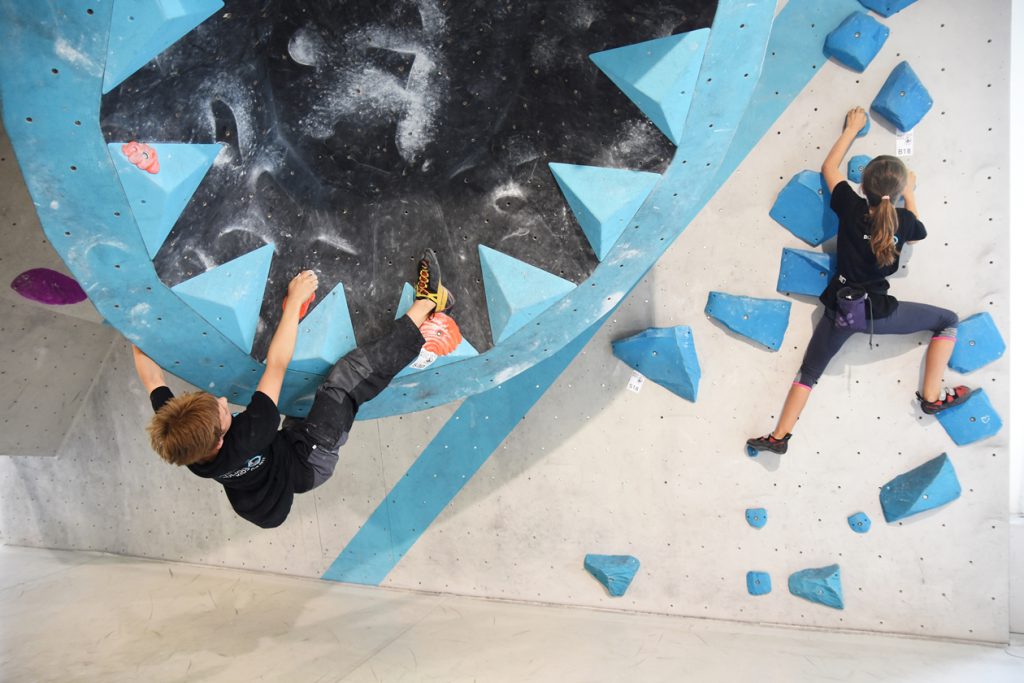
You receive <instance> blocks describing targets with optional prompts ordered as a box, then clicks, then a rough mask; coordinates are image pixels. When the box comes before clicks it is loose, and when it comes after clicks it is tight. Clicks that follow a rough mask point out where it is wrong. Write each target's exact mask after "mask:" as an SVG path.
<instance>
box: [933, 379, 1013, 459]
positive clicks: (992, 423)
mask: <svg viewBox="0 0 1024 683" xmlns="http://www.w3.org/2000/svg"><path fill="white" fill-rule="evenodd" d="M936 417H937V418H938V419H939V424H941V425H942V428H943V429H945V430H946V433H947V434H949V438H951V439H953V443H955V444H956V445H957V446H966V445H967V444H970V443H974V442H975V441H981V440H982V439H987V438H988V437H990V436H994V435H995V434H997V433H998V432H999V430H1000V429H1002V427H1003V420H1002V418H1000V417H999V414H998V413H997V412H996V410H995V408H993V407H992V403H991V401H989V400H988V394H986V393H985V390H984V389H978V390H976V391H975V392H974V393H972V394H971V396H970V398H968V399H967V400H966V401H964V402H963V403H961V404H960V405H958V406H953V407H952V408H946V409H945V410H943V411H942V412H940V413H939V414H937V415H936Z"/></svg>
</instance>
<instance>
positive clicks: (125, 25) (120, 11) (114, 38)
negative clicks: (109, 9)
mask: <svg viewBox="0 0 1024 683" xmlns="http://www.w3.org/2000/svg"><path fill="white" fill-rule="evenodd" d="M223 6H224V3H223V2H221V1H220V0H135V2H115V3H114V13H113V15H112V16H111V18H110V37H109V38H108V42H107V64H106V70H105V71H104V72H103V94H104V95H105V94H107V93H108V92H110V91H111V90H113V89H114V88H116V87H117V86H118V84H119V83H121V81H123V80H125V79H126V78H128V77H129V76H131V75H132V74H133V73H135V72H136V71H138V70H139V69H141V68H142V67H143V66H145V65H146V63H147V62H149V61H150V60H151V59H153V58H154V57H156V56H157V55H158V54H160V53H161V52H163V51H164V50H166V49H167V48H168V47H170V46H171V45H173V44H174V43H176V42H177V41H178V39H180V38H181V37H182V36H184V35H185V34H186V33H188V32H189V31H191V30H192V29H194V28H195V27H196V26H198V25H199V24H201V23H203V22H204V21H205V20H206V19H207V17H209V16H210V15H211V14H213V13H214V12H216V11H217V10H219V9H220V8H221V7H223Z"/></svg>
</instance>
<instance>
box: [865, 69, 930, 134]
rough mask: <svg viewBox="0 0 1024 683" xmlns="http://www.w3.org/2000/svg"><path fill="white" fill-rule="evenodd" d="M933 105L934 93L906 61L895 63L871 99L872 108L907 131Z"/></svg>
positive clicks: (903, 130)
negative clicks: (872, 100)
mask: <svg viewBox="0 0 1024 683" xmlns="http://www.w3.org/2000/svg"><path fill="white" fill-rule="evenodd" d="M931 108H932V96H931V95H929V94H928V90H927V89H926V88H925V87H924V84H923V83H921V80H920V79H919V78H918V77H917V74H915V73H914V70H913V69H911V68H910V64H908V63H907V62H900V63H899V64H897V65H896V68H895V69H893V70H892V73H891V74H889V78H887V79H885V84H884V85H883V86H882V89H881V90H879V91H878V95H876V96H875V101H874V102H872V103H871V111H873V112H875V113H877V114H878V115H879V116H882V117H883V118H885V119H886V120H887V121H889V122H890V123H892V125H894V126H896V128H897V129H898V130H899V131H901V132H904V133H905V132H906V131H908V130H912V129H913V128H914V126H916V125H917V124H918V122H919V121H920V120H921V119H923V118H924V115H925V114H927V113H928V110H929V109H931Z"/></svg>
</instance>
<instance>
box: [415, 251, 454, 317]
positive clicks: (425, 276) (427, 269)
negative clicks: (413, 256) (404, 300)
mask: <svg viewBox="0 0 1024 683" xmlns="http://www.w3.org/2000/svg"><path fill="white" fill-rule="evenodd" d="M424 299H425V300H427V301H431V302H433V304H434V306H435V308H434V312H435V313H440V312H441V311H446V310H449V309H450V308H451V307H452V306H454V305H455V297H454V296H452V294H451V292H449V291H448V288H447V287H445V286H444V285H442V284H441V265H440V264H439V263H438V262H437V254H435V253H434V250H433V249H427V250H426V251H424V252H423V256H422V257H421V258H420V262H419V267H418V269H417V277H416V300H417V301H420V300H424Z"/></svg>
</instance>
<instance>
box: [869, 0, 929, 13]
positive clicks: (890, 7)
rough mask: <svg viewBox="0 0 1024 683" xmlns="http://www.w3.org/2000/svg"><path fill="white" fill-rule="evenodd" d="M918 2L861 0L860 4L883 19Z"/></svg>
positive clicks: (905, 0)
mask: <svg viewBox="0 0 1024 683" xmlns="http://www.w3.org/2000/svg"><path fill="white" fill-rule="evenodd" d="M916 1H917V0H860V4H862V5H864V6H865V7H867V8H868V9H869V10H872V11H873V12H877V13H878V14H881V15H882V16H883V17H891V16H892V15H894V14H896V13H897V12H899V11H900V10H903V9H906V8H907V7H910V6H911V5H913V4H914V3H915V2H916Z"/></svg>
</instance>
